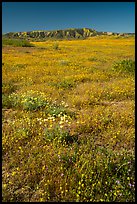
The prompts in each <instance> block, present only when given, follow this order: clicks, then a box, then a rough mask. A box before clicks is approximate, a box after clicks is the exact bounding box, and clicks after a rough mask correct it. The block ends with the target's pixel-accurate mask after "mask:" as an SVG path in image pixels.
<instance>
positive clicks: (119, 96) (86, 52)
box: [2, 36, 135, 202]
mask: <svg viewBox="0 0 137 204" xmlns="http://www.w3.org/2000/svg"><path fill="white" fill-rule="evenodd" d="M32 44H33V45H34V47H14V46H12V45H11V46H4V47H3V48H2V124H3V127H2V197H3V202H27V201H28V202H42V201H45V202H46V201H60V202H62V201H73V202H75V201H82V202H84V201H87V202H88V201H91V202H99V201H108V202H112V201H115V202H134V201H135V154H134V149H135V144H134V143H135V127H134V109H135V107H134V106H135V100H134V97H135V79H134V69H135V62H134V61H135V59H134V52H135V48H134V45H135V41H134V38H132V37H130V38H122V37H119V38H117V37H101V36H99V37H92V38H90V39H86V40H76V41H75V40H71V41H67V40H64V41H55V42H54V41H46V42H32Z"/></svg>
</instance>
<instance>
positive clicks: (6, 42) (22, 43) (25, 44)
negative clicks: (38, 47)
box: [2, 37, 34, 47]
mask: <svg viewBox="0 0 137 204" xmlns="http://www.w3.org/2000/svg"><path fill="white" fill-rule="evenodd" d="M5 45H11V46H14V47H34V45H32V44H31V43H30V42H29V41H27V40H22V39H9V38H5V37H4V38H2V46H5Z"/></svg>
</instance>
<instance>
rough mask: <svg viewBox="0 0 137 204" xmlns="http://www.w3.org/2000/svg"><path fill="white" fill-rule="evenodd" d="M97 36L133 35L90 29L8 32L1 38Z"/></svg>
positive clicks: (74, 37) (81, 37)
mask: <svg viewBox="0 0 137 204" xmlns="http://www.w3.org/2000/svg"><path fill="white" fill-rule="evenodd" d="M97 35H124V36H125V35H134V34H132V33H112V32H98V31H96V30H94V29H90V28H70V29H64V30H53V31H46V30H45V31H29V32H10V33H6V34H4V35H3V36H4V37H9V38H38V39H45V38H55V39H85V38H87V37H92V36H97Z"/></svg>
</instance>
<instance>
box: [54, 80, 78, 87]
mask: <svg viewBox="0 0 137 204" xmlns="http://www.w3.org/2000/svg"><path fill="white" fill-rule="evenodd" d="M56 86H57V87H58V88H63V89H70V88H73V87H75V83H74V82H73V81H72V80H64V81H61V82H59V83H57V84H56Z"/></svg>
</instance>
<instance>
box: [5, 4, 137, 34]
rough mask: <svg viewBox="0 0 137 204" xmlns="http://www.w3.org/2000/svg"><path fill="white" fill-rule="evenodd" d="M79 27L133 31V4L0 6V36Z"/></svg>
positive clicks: (111, 30) (109, 30) (110, 30)
mask: <svg viewBox="0 0 137 204" xmlns="http://www.w3.org/2000/svg"><path fill="white" fill-rule="evenodd" d="M83 27H86V28H93V29H95V30H97V31H108V32H131V33H132V32H135V2H3V3H2V33H7V32H20V31H32V30H56V29H66V28H83Z"/></svg>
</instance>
